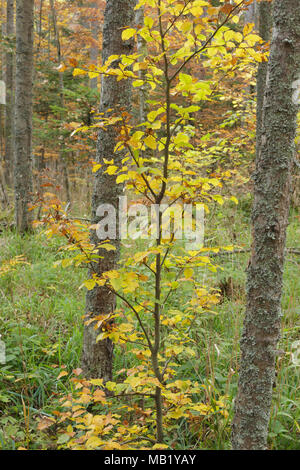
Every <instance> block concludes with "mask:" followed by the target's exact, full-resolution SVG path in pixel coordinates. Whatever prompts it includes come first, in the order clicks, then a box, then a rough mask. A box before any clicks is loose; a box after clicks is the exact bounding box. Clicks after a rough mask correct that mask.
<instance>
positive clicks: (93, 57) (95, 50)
mask: <svg viewBox="0 0 300 470" xmlns="http://www.w3.org/2000/svg"><path fill="white" fill-rule="evenodd" d="M89 7H90V8H92V9H93V10H94V12H95V14H94V15H93V18H91V26H90V28H91V33H92V39H93V44H92V45H91V48H90V61H91V63H92V64H94V65H97V64H98V56H99V44H98V40H99V24H98V22H97V8H98V4H97V2H92V3H91V4H90V5H89ZM90 86H91V88H92V89H94V90H97V87H98V79H97V77H94V78H91V80H90Z"/></svg>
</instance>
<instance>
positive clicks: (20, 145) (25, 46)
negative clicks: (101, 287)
mask: <svg viewBox="0 0 300 470" xmlns="http://www.w3.org/2000/svg"><path fill="white" fill-rule="evenodd" d="M33 13H34V0H18V2H17V5H16V39H17V44H16V105H15V162H14V177H15V219H16V227H17V230H18V231H19V232H21V233H23V232H25V231H27V230H29V229H30V225H31V212H29V211H28V204H29V202H30V200H31V194H32V174H31V166H32V165H31V160H32V155H31V147H32V144H31V141H32V88H33Z"/></svg>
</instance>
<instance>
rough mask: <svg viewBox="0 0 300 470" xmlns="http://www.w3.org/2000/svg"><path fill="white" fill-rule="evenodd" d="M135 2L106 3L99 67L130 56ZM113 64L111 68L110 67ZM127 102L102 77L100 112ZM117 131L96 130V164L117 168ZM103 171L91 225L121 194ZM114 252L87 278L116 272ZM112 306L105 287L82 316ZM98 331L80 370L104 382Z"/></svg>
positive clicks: (104, 344)
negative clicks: (127, 34)
mask: <svg viewBox="0 0 300 470" xmlns="http://www.w3.org/2000/svg"><path fill="white" fill-rule="evenodd" d="M134 6H135V0H107V2H106V9H105V14H104V27H103V48H102V55H103V57H102V59H103V63H104V62H105V61H106V60H107V58H108V57H109V56H111V55H113V54H118V55H119V54H130V53H132V52H133V41H132V40H130V41H125V42H123V41H122V38H121V34H122V29H123V28H124V27H127V26H129V25H132V24H133V21H134ZM114 65H115V66H116V65H117V64H116V63H115V64H112V66H114ZM130 102H131V82H130V80H121V81H119V82H117V80H116V79H115V78H114V77H107V76H103V77H102V81H101V98H100V112H101V113H105V114H106V115H108V112H107V110H109V109H111V110H112V111H111V112H110V113H120V111H121V110H122V109H123V110H127V111H128V110H129V109H130ZM117 136H118V131H117V129H116V128H115V127H114V126H110V127H109V128H108V129H107V130H106V131H103V130H100V131H99V136H98V143H97V156H96V160H97V162H99V163H103V158H106V159H107V158H114V161H115V165H117V166H118V165H119V164H121V158H122V157H121V155H120V153H118V154H115V155H114V147H115V145H116V138H117ZM103 170H105V165H104V167H103V168H102V169H101V170H99V171H98V172H97V174H96V176H95V181H94V190H93V197H92V221H93V224H96V223H98V222H99V217H97V215H96V211H97V208H98V206H99V205H100V204H105V203H108V204H112V205H113V206H114V207H115V208H116V210H117V209H118V203H119V196H121V195H122V193H123V187H122V185H120V184H119V185H117V184H116V176H115V175H111V176H110V175H108V174H106V173H104V171H103ZM91 241H92V243H93V244H95V245H97V244H98V243H99V239H98V238H97V236H96V233H95V231H92V233H91ZM111 242H112V243H114V245H115V247H116V251H110V252H106V251H104V250H100V251H99V254H100V256H102V257H103V258H100V259H99V261H98V262H97V263H93V267H92V269H91V272H90V275H92V273H93V272H95V273H97V275H99V276H100V275H101V274H102V273H103V272H105V271H109V270H112V269H115V268H116V263H117V261H118V259H119V255H120V241H119V240H112V241H111ZM115 305H116V299H115V296H114V295H113V294H112V293H111V292H110V291H109V290H108V289H107V288H105V287H97V288H95V289H93V290H92V291H89V292H88V293H87V297H86V313H87V314H88V315H89V316H98V315H103V316H106V315H108V314H110V313H111V312H113V311H114V309H115ZM98 334H99V331H95V329H94V326H93V324H91V325H89V326H85V328H84V338H83V353H82V368H83V370H84V373H85V375H86V376H89V377H101V378H103V379H104V380H105V381H107V380H110V379H111V377H112V358H113V345H112V343H111V341H110V340H105V341H100V342H98V343H96V337H97V335H98Z"/></svg>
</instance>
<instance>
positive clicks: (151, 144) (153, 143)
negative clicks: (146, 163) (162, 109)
mask: <svg viewBox="0 0 300 470" xmlns="http://www.w3.org/2000/svg"><path fill="white" fill-rule="evenodd" d="M144 142H145V144H146V145H147V147H149V148H150V149H152V150H155V149H156V140H155V138H154V137H153V135H148V136H147V137H146V139H145V140H144Z"/></svg>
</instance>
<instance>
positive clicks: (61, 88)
mask: <svg viewBox="0 0 300 470" xmlns="http://www.w3.org/2000/svg"><path fill="white" fill-rule="evenodd" d="M50 6H51V13H52V23H53V29H54V35H55V42H56V50H57V61H58V65H61V63H62V53H61V42H60V34H59V29H58V24H57V15H56V9H55V4H54V0H50ZM58 75H59V76H58V80H59V100H60V108H61V110H62V111H61V113H60V121H61V126H62V123H63V119H64V111H63V110H64V108H65V91H64V76H63V72H58ZM59 141H60V144H59V163H60V166H61V171H62V177H63V185H64V188H65V194H66V199H67V203H68V204H69V207H70V204H71V194H70V184H69V176H68V168H67V162H66V156H65V139H64V135H63V134H61V135H60V136H59Z"/></svg>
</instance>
